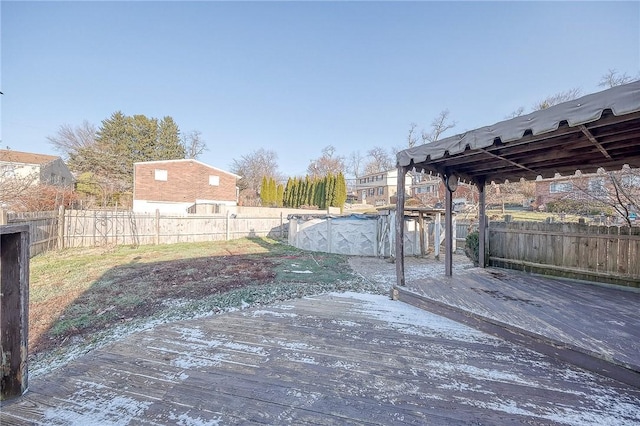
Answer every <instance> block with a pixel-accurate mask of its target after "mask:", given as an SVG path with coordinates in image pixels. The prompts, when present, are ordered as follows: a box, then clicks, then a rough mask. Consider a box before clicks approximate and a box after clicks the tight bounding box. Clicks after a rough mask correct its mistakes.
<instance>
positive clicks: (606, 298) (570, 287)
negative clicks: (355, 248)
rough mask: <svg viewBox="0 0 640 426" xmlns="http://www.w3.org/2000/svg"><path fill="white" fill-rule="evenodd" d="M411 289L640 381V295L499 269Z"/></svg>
mask: <svg viewBox="0 0 640 426" xmlns="http://www.w3.org/2000/svg"><path fill="white" fill-rule="evenodd" d="M407 289H408V290H409V291H411V292H413V293H415V294H417V295H420V296H422V297H424V298H426V299H427V300H433V301H435V302H436V303H439V304H442V305H443V306H448V307H451V308H453V309H454V310H458V311H462V312H467V313H468V315H473V316H474V317H476V318H483V319H485V320H487V321H488V322H490V323H491V324H499V325H502V326H504V327H507V328H512V329H513V330H516V331H517V330H521V331H523V332H526V333H527V334H528V335H531V336H534V337H535V336H538V337H540V338H541V339H542V340H545V341H548V342H551V343H553V344H556V345H557V346H562V347H567V348H571V349H572V350H575V351H577V352H579V353H581V354H585V355H588V356H591V357H594V358H597V359H601V360H603V361H606V362H609V363H611V364H612V365H613V366H616V367H618V366H619V367H622V368H624V369H628V370H629V374H630V375H631V374H634V375H635V374H638V377H640V309H638V307H639V306H640V293H638V292H636V291H632V290H627V289H617V288H613V287H609V286H607V287H605V286H598V285H593V284H589V283H585V282H576V281H568V280H562V279H555V278H550V277H547V276H544V277H543V276H536V275H531V274H526V273H522V272H517V271H509V270H503V269H498V268H489V269H485V270H482V269H479V268H474V269H472V270H468V271H465V272H461V273H458V274H457V275H454V276H453V277H451V278H447V277H438V278H426V279H414V280H412V281H409V282H408V285H407ZM401 300H402V297H401ZM439 313H440V314H445V315H446V312H445V311H439ZM605 368H606V367H605ZM622 371H623V374H625V373H624V370H622ZM636 382H637V380H635V381H631V383H636Z"/></svg>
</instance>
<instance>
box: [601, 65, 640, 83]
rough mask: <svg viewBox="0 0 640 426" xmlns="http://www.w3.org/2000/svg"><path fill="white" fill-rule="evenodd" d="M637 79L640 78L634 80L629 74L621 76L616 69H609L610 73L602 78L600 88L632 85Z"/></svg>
mask: <svg viewBox="0 0 640 426" xmlns="http://www.w3.org/2000/svg"><path fill="white" fill-rule="evenodd" d="M637 79H638V77H636V78H635V79H634V78H633V77H631V76H629V75H628V74H627V73H622V74H620V73H618V71H616V70H615V69H611V68H609V71H607V73H606V74H605V75H603V76H602V78H601V79H600V83H598V86H600V87H605V88H611V87H615V86H620V85H621V84H627V83H631V82H632V81H634V80H637Z"/></svg>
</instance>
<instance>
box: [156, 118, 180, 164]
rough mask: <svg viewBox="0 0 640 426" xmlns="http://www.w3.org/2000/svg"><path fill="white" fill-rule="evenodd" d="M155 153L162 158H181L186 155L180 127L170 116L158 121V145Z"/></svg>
mask: <svg viewBox="0 0 640 426" xmlns="http://www.w3.org/2000/svg"><path fill="white" fill-rule="evenodd" d="M155 155H156V156H157V157H159V159H162V160H174V159H175V160H179V159H182V158H185V157H186V150H185V147H184V144H183V143H182V141H181V140H180V129H179V128H178V125H177V124H176V122H175V121H173V118H171V117H169V116H167V117H164V118H163V119H162V120H161V121H160V123H158V146H157V149H156V153H155Z"/></svg>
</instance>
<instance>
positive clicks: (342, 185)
mask: <svg viewBox="0 0 640 426" xmlns="http://www.w3.org/2000/svg"><path fill="white" fill-rule="evenodd" d="M346 202H347V181H346V180H345V178H344V175H343V174H342V172H340V173H338V176H337V178H336V199H335V200H334V207H340V211H341V212H342V208H343V207H344V204H345V203H346Z"/></svg>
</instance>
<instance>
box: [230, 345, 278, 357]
mask: <svg viewBox="0 0 640 426" xmlns="http://www.w3.org/2000/svg"><path fill="white" fill-rule="evenodd" d="M223 346H224V347H225V348H227V349H233V350H235V351H240V352H249V353H252V354H256V355H260V356H267V355H268V354H267V352H265V350H264V348H263V347H261V346H249V345H245V344H243V343H236V342H227V343H225V344H224V345H223Z"/></svg>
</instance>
